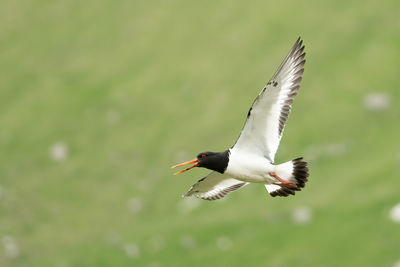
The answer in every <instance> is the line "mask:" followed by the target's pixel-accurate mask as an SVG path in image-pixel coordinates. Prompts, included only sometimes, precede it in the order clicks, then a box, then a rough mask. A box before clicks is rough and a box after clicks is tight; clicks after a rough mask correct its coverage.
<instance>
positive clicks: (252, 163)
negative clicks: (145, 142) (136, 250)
mask: <svg viewBox="0 0 400 267" xmlns="http://www.w3.org/2000/svg"><path fill="white" fill-rule="evenodd" d="M304 47H305V46H304V45H303V40H302V39H301V38H300V37H299V38H298V39H297V41H296V42H295V44H294V45H293V47H292V48H291V49H290V51H289V53H288V54H287V56H286V57H285V59H284V60H283V62H282V63H281V65H280V66H279V67H278V69H277V71H276V72H275V74H274V75H273V76H272V78H271V79H270V80H269V81H268V83H267V84H266V85H265V86H264V87H263V88H262V90H261V92H260V93H259V94H258V96H257V97H256V99H255V100H254V102H253V104H252V106H251V107H250V110H249V111H248V113H247V118H246V121H245V124H244V126H243V129H242V131H241V133H240V135H239V138H238V139H237V141H236V142H235V144H234V145H233V146H232V147H230V148H229V149H227V150H225V151H222V152H209V151H206V152H201V153H199V154H198V155H197V156H196V157H195V158H194V159H193V160H190V161H187V162H184V163H180V164H177V165H174V166H172V168H176V167H180V166H185V165H189V164H193V165H191V166H190V167H187V168H185V169H183V170H181V171H179V172H177V173H175V175H176V174H180V173H183V172H186V171H188V170H191V169H193V168H194V167H202V168H207V169H209V170H211V172H210V173H209V174H207V175H206V176H204V177H203V178H201V179H200V180H198V181H197V182H196V183H195V184H194V185H193V186H192V187H191V188H190V189H189V191H188V192H187V193H186V194H183V195H182V196H183V197H189V196H194V197H197V198H201V199H204V200H217V199H221V198H223V197H225V196H226V195H227V194H229V193H231V192H233V191H236V190H238V189H240V188H243V187H244V186H245V185H247V184H249V183H258V184H263V185H264V186H265V187H266V190H267V191H268V193H269V194H270V195H271V196H272V197H276V196H280V197H287V196H289V195H294V194H295V192H296V191H300V190H301V189H302V188H304V186H305V184H306V182H307V181H308V176H309V170H308V167H307V162H306V161H304V160H303V158H302V157H298V158H296V159H293V160H291V161H287V162H284V163H281V164H275V162H274V158H275V154H276V152H277V149H278V146H279V143H280V141H281V138H282V134H283V131H284V127H285V124H286V121H287V119H288V116H289V114H290V111H291V106H292V103H293V100H294V98H295V97H296V95H297V93H298V91H299V88H300V83H301V80H302V77H303V73H304V65H305V62H306V60H305V56H306V53H305V52H304Z"/></svg>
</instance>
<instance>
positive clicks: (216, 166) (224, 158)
mask: <svg viewBox="0 0 400 267" xmlns="http://www.w3.org/2000/svg"><path fill="white" fill-rule="evenodd" d="M228 161H229V151H228V150H226V151H224V152H201V153H199V154H198V155H197V156H196V158H194V159H192V160H190V161H187V162H184V163H180V164H177V165H175V166H172V168H176V167H179V166H184V165H189V164H193V165H192V166H190V167H188V168H186V169H183V170H182V171H179V172H177V173H175V175H176V174H180V173H182V172H185V171H188V170H190V169H192V168H194V167H203V168H207V169H210V170H213V171H217V172H220V173H224V171H225V170H226V167H227V166H228Z"/></svg>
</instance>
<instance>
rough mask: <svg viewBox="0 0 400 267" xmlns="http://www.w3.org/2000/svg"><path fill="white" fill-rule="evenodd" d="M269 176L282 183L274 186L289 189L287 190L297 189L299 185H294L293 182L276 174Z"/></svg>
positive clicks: (271, 173) (272, 173)
mask: <svg viewBox="0 0 400 267" xmlns="http://www.w3.org/2000/svg"><path fill="white" fill-rule="evenodd" d="M269 175H270V176H272V177H274V178H275V179H277V180H278V181H279V182H280V183H274V185H279V186H282V187H287V188H291V189H295V188H297V185H296V184H295V183H292V182H289V181H286V180H284V179H282V178H281V177H279V176H278V175H277V174H276V173H275V172H270V173H269Z"/></svg>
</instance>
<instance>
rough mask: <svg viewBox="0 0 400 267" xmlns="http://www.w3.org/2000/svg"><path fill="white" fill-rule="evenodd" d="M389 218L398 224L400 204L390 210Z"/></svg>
mask: <svg viewBox="0 0 400 267" xmlns="http://www.w3.org/2000/svg"><path fill="white" fill-rule="evenodd" d="M390 218H391V219H392V221H394V222H396V223H400V203H399V204H397V205H396V206H394V207H393V208H392V209H391V210H390Z"/></svg>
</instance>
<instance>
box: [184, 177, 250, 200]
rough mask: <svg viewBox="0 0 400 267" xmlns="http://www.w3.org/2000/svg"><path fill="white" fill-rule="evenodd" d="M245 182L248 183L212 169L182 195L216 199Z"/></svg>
mask: <svg viewBox="0 0 400 267" xmlns="http://www.w3.org/2000/svg"><path fill="white" fill-rule="evenodd" d="M246 184H248V183H245V182H242V181H239V180H236V179H234V178H231V177H229V176H228V175H224V174H220V173H218V172H215V171H212V172H211V173H209V174H208V175H206V176H205V177H203V178H201V179H200V180H198V181H197V183H195V184H194V185H193V186H192V187H191V188H190V189H189V191H188V192H187V193H186V194H184V195H183V196H184V197H189V196H195V197H198V198H201V199H205V200H217V199H220V198H223V197H225V196H226V195H227V194H229V193H230V192H233V191H235V190H238V189H239V188H241V187H243V186H244V185H246Z"/></svg>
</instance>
